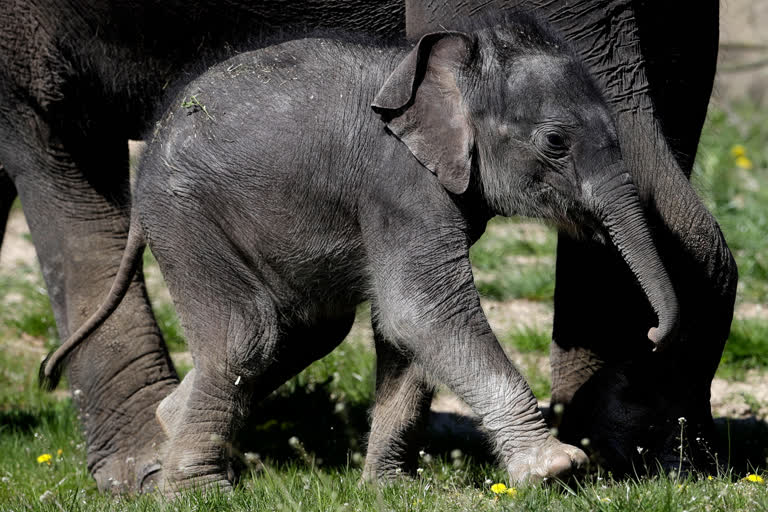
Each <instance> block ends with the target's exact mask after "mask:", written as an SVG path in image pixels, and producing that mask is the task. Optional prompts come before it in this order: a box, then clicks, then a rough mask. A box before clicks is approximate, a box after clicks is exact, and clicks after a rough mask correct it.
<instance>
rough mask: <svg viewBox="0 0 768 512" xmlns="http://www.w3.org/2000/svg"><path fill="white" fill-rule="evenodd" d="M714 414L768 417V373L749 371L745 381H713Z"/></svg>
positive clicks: (712, 400) (733, 416) (735, 416)
mask: <svg viewBox="0 0 768 512" xmlns="http://www.w3.org/2000/svg"><path fill="white" fill-rule="evenodd" d="M711 402H712V414H713V415H714V416H727V417H729V418H747V417H752V416H754V417H756V418H759V419H763V420H765V419H768V374H765V373H761V372H758V371H750V372H748V373H747V376H746V378H745V379H744V380H743V381H728V380H725V379H720V378H716V379H715V380H714V381H712V398H711Z"/></svg>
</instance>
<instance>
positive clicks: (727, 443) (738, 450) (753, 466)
mask: <svg viewBox="0 0 768 512" xmlns="http://www.w3.org/2000/svg"><path fill="white" fill-rule="evenodd" d="M715 429H716V433H717V437H718V439H717V441H718V444H719V446H720V451H719V453H721V454H723V455H722V456H721V457H720V462H721V463H724V464H728V465H729V467H730V468H731V469H733V471H734V473H736V474H738V475H741V476H743V475H745V474H747V473H753V472H757V471H759V470H765V469H766V468H768V464H767V463H766V462H767V460H766V459H768V423H767V422H765V421H763V420H760V419H758V418H756V417H754V416H752V417H748V418H715Z"/></svg>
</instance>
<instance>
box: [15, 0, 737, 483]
mask: <svg viewBox="0 0 768 512" xmlns="http://www.w3.org/2000/svg"><path fill="white" fill-rule="evenodd" d="M406 3H407V4H408V5H407V6H404V5H403V2H402V1H400V0H391V1H380V0H375V1H373V0H369V1H366V0H326V1H323V2H314V1H313V2H311V3H306V2H296V1H295V0H270V1H264V2H237V1H228V2H226V4H225V5H224V6H223V4H224V3H223V2H220V1H219V0H200V1H196V2H194V3H189V2H178V1H174V0H168V1H165V2H160V3H158V2H154V1H151V2H150V1H147V0H133V1H130V2H129V1H126V2H119V3H115V2H106V3H105V2H94V1H92V0H78V1H74V0H73V1H70V2H48V1H40V0H27V1H24V2H15V3H12V4H10V5H5V6H4V7H3V8H2V9H0V220H3V219H5V218H6V215H7V212H8V210H9V208H10V206H11V203H12V201H13V199H14V198H15V197H16V196H17V193H18V195H19V197H21V200H22V206H23V208H24V212H25V215H26V216H27V219H28V221H29V224H30V229H31V232H32V239H33V242H34V243H35V248H36V251H37V255H38V258H39V260H40V264H41V267H42V270H43V274H44V277H45V281H46V285H47V288H48V290H49V295H50V298H51V303H52V306H53V310H54V313H55V316H56V321H57V325H58V328H59V334H60V337H61V338H62V339H65V338H66V337H67V336H68V335H69V334H70V333H72V332H73V331H74V329H75V328H77V326H79V325H81V324H82V322H83V321H84V320H85V318H87V316H88V315H89V314H90V312H91V311H92V309H93V307H94V306H95V304H97V303H98V302H99V301H100V300H101V298H102V296H103V293H104V289H105V288H106V287H108V286H109V282H110V281H111V280H112V276H114V274H115V272H116V271H117V267H118V264H119V261H120V256H121V254H122V252H123V250H124V247H125V239H126V235H127V231H128V217H129V211H128V194H127V190H128V172H127V171H128V159H127V145H126V141H125V139H126V138H138V137H140V136H141V134H142V132H143V131H144V130H145V129H146V126H147V123H148V121H149V119H150V118H151V111H152V105H153V104H154V103H155V102H156V101H157V100H158V98H159V97H160V95H161V93H162V91H163V88H164V86H165V85H166V84H167V83H169V82H172V81H173V80H175V79H177V78H178V77H179V76H180V75H181V74H182V73H183V70H184V69H185V67H186V66H188V64H189V63H190V62H191V61H195V60H197V59H199V57H200V53H201V52H204V51H205V50H206V49H217V48H221V47H222V46H225V45H226V44H232V45H235V46H237V45H238V43H239V42H240V41H242V40H243V39H245V38H247V37H248V36H249V35H253V34H255V33H263V34H270V33H274V32H275V31H276V30H277V31H279V30H280V29H281V27H283V26H285V25H288V27H289V28H288V30H289V31H291V32H295V31H296V30H297V29H298V28H301V27H304V26H306V27H313V26H327V27H344V28H345V29H349V30H372V31H378V32H379V33H382V34H400V33H402V32H403V31H404V30H405V24H406V19H405V18H406V16H405V12H404V11H405V9H404V7H407V10H408V16H407V18H408V32H409V34H410V35H411V36H412V37H418V35H419V34H420V33H423V31H425V30H435V29H437V28H438V27H439V26H446V27H450V26H451V24H452V23H453V21H454V20H455V19H463V18H465V17H467V16H470V17H471V16H476V15H478V14H482V13H483V12H484V11H485V10H487V9H488V8H493V7H499V8H516V7H519V8H522V9H524V10H527V9H534V10H535V11H536V12H537V13H539V14H540V15H542V16H544V17H546V18H547V19H548V20H549V21H550V22H551V23H553V24H554V25H555V26H556V27H557V28H558V29H559V30H562V31H563V33H564V34H565V37H566V38H567V39H569V40H571V41H572V42H573V44H574V45H575V47H576V48H577V50H578V51H579V53H580V54H581V55H582V56H583V58H584V59H585V60H586V62H587V64H588V66H589V67H590V68H591V70H592V71H593V73H594V75H595V76H596V79H597V81H598V83H599V84H600V85H601V87H602V88H603V90H604V91H605V94H606V96H607V100H608V101H609V103H610V105H611V108H612V109H613V111H614V114H615V115H616V118H615V119H616V123H617V128H618V131H619V137H620V140H621V144H622V147H623V151H624V156H625V161H626V164H627V167H628V170H629V172H630V173H631V175H632V176H633V178H634V181H635V182H636V183H637V186H638V188H639V190H640V196H641V200H642V201H643V204H644V207H645V208H646V213H647V214H649V215H650V217H651V225H652V230H653V233H654V237H655V238H656V242H657V246H658V247H660V248H661V251H660V252H661V254H662V257H663V258H664V260H665V264H666V266H667V267H668V268H669V269H670V270H671V275H672V278H673V283H674V285H675V287H676V289H677V296H678V299H679V302H680V306H681V311H682V323H681V328H680V333H681V338H682V339H683V341H682V344H681V345H676V347H677V348H674V347H673V348H674V349H673V350H668V351H666V352H664V353H663V354H657V355H653V354H651V352H650V347H649V345H648V342H647V339H646V332H647V330H648V327H649V326H651V325H653V322H654V321H655V315H653V313H652V312H651V311H650V308H649V307H648V305H647V301H646V299H645V297H644V296H643V294H642V293H640V292H639V290H638V288H637V286H636V285H635V284H634V283H633V279H634V278H633V276H632V275H631V274H630V273H628V272H627V271H626V265H625V264H624V263H623V262H622V261H621V260H620V259H619V258H616V257H615V256H614V255H612V254H611V252H610V251H605V250H603V249H601V246H600V245H596V244H593V243H590V242H588V241H586V240H581V241H578V240H575V239H573V238H572V237H570V236H568V235H567V234H562V235H561V237H560V240H559V243H558V258H557V288H556V294H555V336H554V338H555V339H554V343H553V346H552V362H553V383H552V385H553V388H552V389H553V399H554V400H555V401H559V402H560V403H564V404H568V405H569V407H566V414H565V416H564V417H563V423H562V424H560V430H561V434H565V435H566V438H567V439H570V440H572V441H573V442H576V441H578V440H579V439H581V438H582V437H589V438H591V439H592V440H593V442H592V446H593V447H596V446H599V445H601V444H602V447H601V448H600V451H601V453H602V454H603V455H607V457H606V459H607V460H608V461H609V462H610V463H611V464H610V466H609V467H610V468H611V469H613V470H617V469H619V468H626V469H630V470H631V463H632V462H633V458H634V457H635V455H636V454H637V450H636V446H637V445H641V446H646V447H652V444H651V442H650V441H651V439H649V437H652V438H655V439H656V440H657V441H655V442H656V443H657V444H658V445H659V446H658V450H656V452H655V454H656V455H658V456H659V457H661V458H662V460H667V459H669V458H671V459H672V461H673V462H674V464H673V465H672V466H674V467H676V464H677V462H676V457H677V453H678V452H677V450H676V449H672V450H669V449H668V447H670V446H671V447H674V446H676V444H677V443H676V441H675V436H676V435H677V432H678V425H677V418H678V417H680V416H685V417H687V418H689V425H691V426H692V428H694V429H696V431H697V432H701V433H702V435H701V436H698V435H697V434H696V433H695V432H691V433H692V434H693V435H689V436H688V438H692V439H695V438H696V437H708V434H710V433H711V432H710V431H711V415H710V411H709V385H710V382H711V379H712V376H713V374H714V370H715V368H716V366H717V364H718V362H719V359H720V354H721V352H722V347H723V344H724V342H725V339H726V338H727V335H728V329H729V326H730V320H731V316H732V312H733V297H734V293H735V286H736V267H735V265H734V264H733V260H732V258H731V255H730V253H729V252H728V248H727V245H726V244H725V242H724V240H723V238H722V235H721V234H720V232H719V229H718V228H717V224H716V223H715V222H714V220H713V219H712V217H711V215H709V214H708V213H707V212H706V210H704V209H703V207H702V206H701V202H700V201H699V200H698V198H697V197H696V195H695V194H694V193H693V191H692V189H691V188H690V186H689V185H688V183H687V181H686V179H685V178H687V177H688V176H690V173H691V168H692V162H693V158H694V155H695V153H696V146H697V144H698V139H699V135H700V132H701V127H702V124H703V121H704V115H705V113H706V107H707V103H708V100H709V95H710V93H711V89H712V82H713V78H714V70H715V63H716V56H717V42H718V4H719V2H718V1H717V0H678V1H676V2H671V3H669V2H667V3H663V4H662V3H658V2H650V1H647V0H568V1H565V0H555V1H550V0H495V1H483V2H478V3H472V4H471V5H468V3H467V2H457V1H456V0H420V1H418V2H417V1H415V0H414V1H408V2H406ZM681 27H684V28H685V30H681ZM1 225H4V223H3V224H1ZM594 311H601V312H602V317H601V328H600V329H597V328H590V327H589V326H586V325H585V324H584V321H583V319H584V318H587V317H591V316H592V315H593V314H594ZM93 338H94V341H95V342H94V343H89V344H87V345H86V346H84V347H83V348H82V349H81V350H79V351H78V352H77V353H76V354H73V357H72V358H71V364H70V367H69V373H68V378H69V383H70V385H71V388H72V389H78V390H80V391H81V393H79V394H78V395H77V396H76V403H77V405H78V409H79V412H80V418H81V421H82V422H83V426H84V431H85V432H84V433H85V438H86V441H87V445H88V469H89V471H90V472H91V473H92V474H93V475H94V477H95V479H96V482H97V484H98V486H99V488H100V489H140V488H141V487H142V485H143V484H144V483H148V484H150V485H151V478H152V472H153V471H156V470H157V469H158V468H159V464H158V459H157V454H156V449H155V447H156V446H157V445H159V444H161V443H162V441H163V439H164V436H163V434H162V432H161V431H160V428H159V426H158V425H156V424H155V423H154V421H153V417H154V411H155V408H156V406H157V404H158V403H159V401H160V400H161V399H162V398H163V397H164V396H166V395H167V394H168V393H169V392H170V391H171V390H172V389H174V388H175V386H176V385H177V382H178V381H177V379H176V376H175V373H174V371H173V369H172V366H171V364H170V361H169V359H168V356H167V352H166V349H165V347H164V345H163V343H162V339H161V338H160V335H159V330H158V329H157V326H156V324H155V320H154V318H153V316H152V314H151V310H150V307H149V303H148V301H147V298H146V293H145V291H144V285H143V283H142V280H141V276H137V277H136V278H135V282H134V283H133V285H132V287H131V289H130V290H129V292H128V296H127V298H126V299H125V300H124V301H123V303H122V305H121V307H120V309H119V310H118V311H117V312H116V313H115V314H114V315H113V316H112V317H110V319H109V320H108V322H107V324H106V325H105V326H104V327H103V328H102V329H100V330H98V331H97V332H96V333H94V334H93ZM651 362H652V363H653V364H654V365H656V366H655V367H657V368H664V369H666V370H660V371H658V372H647V371H644V369H645V368H646V367H647V366H648V364H650V363H651ZM628 366H629V367H632V368H630V370H631V371H630V370H626V368H627V367H628ZM613 376H616V377H615V378H614V377H613ZM593 377H599V378H598V379H595V378H593ZM593 383H594V384H598V385H592V384H593ZM587 384H589V385H587ZM603 384H605V385H603ZM415 385H416V389H417V390H421V389H423V386H422V385H419V384H415ZM577 391H578V392H577ZM409 396H410V398H411V399H412V400H413V404H414V410H424V408H419V406H420V404H421V403H422V402H423V401H424V400H425V399H424V395H423V393H422V392H420V391H415V392H413V393H412V394H411V395H409ZM406 398H408V397H404V398H403V399H406ZM397 400H400V399H397ZM397 403H401V404H402V405H403V406H404V407H405V405H406V404H408V403H411V402H410V401H408V400H406V401H405V402H397ZM604 403H611V404H614V406H615V407H603V406H601V405H600V404H604ZM578 404H585V405H589V407H582V406H580V405H578ZM405 416H406V417H408V418H410V419H411V420H413V423H414V424H419V423H422V421H421V419H423V418H421V419H420V418H417V417H416V416H413V415H408V414H406V415H405ZM569 417H570V418H574V419H575V421H573V422H571V420H570V419H569ZM567 423H570V426H569V425H568V424H567ZM696 425H698V426H696ZM568 432H570V433H568ZM651 433H652V434H651ZM649 434H651V436H649ZM409 437H410V430H409V431H408V432H406V433H403V434H402V436H401V438H402V439H407V438H409ZM601 439H602V440H603V441H605V442H602V443H601ZM658 440H661V441H658ZM126 461H129V462H126Z"/></svg>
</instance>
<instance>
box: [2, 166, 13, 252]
mask: <svg viewBox="0 0 768 512" xmlns="http://www.w3.org/2000/svg"><path fill="white" fill-rule="evenodd" d="M14 199H16V185H14V184H13V180H12V179H11V177H10V176H8V173H7V172H5V167H3V164H2V163H0V248H1V247H2V245H3V237H4V235H5V225H6V223H7V222H8V214H9V213H10V211H11V206H13V200H14Z"/></svg>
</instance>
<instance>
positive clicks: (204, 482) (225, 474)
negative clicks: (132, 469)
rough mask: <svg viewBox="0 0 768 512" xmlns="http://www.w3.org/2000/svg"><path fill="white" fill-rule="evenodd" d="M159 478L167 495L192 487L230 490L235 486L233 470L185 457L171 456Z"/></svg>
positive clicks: (173, 494)
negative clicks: (192, 461) (191, 460)
mask: <svg viewBox="0 0 768 512" xmlns="http://www.w3.org/2000/svg"><path fill="white" fill-rule="evenodd" d="M159 479H160V481H161V482H162V491H163V494H165V495H167V496H176V495H178V494H180V493H181V492H183V491H186V490H190V489H199V490H203V491H211V490H214V489H218V491H219V492H229V491H231V490H232V487H233V483H232V482H233V481H234V473H233V471H231V470H229V471H222V468H220V467H219V466H218V465H213V464H195V463H190V461H189V460H184V457H179V458H177V457H170V458H169V460H168V463H167V464H166V465H165V467H163V471H162V475H161V476H160V478H159Z"/></svg>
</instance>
